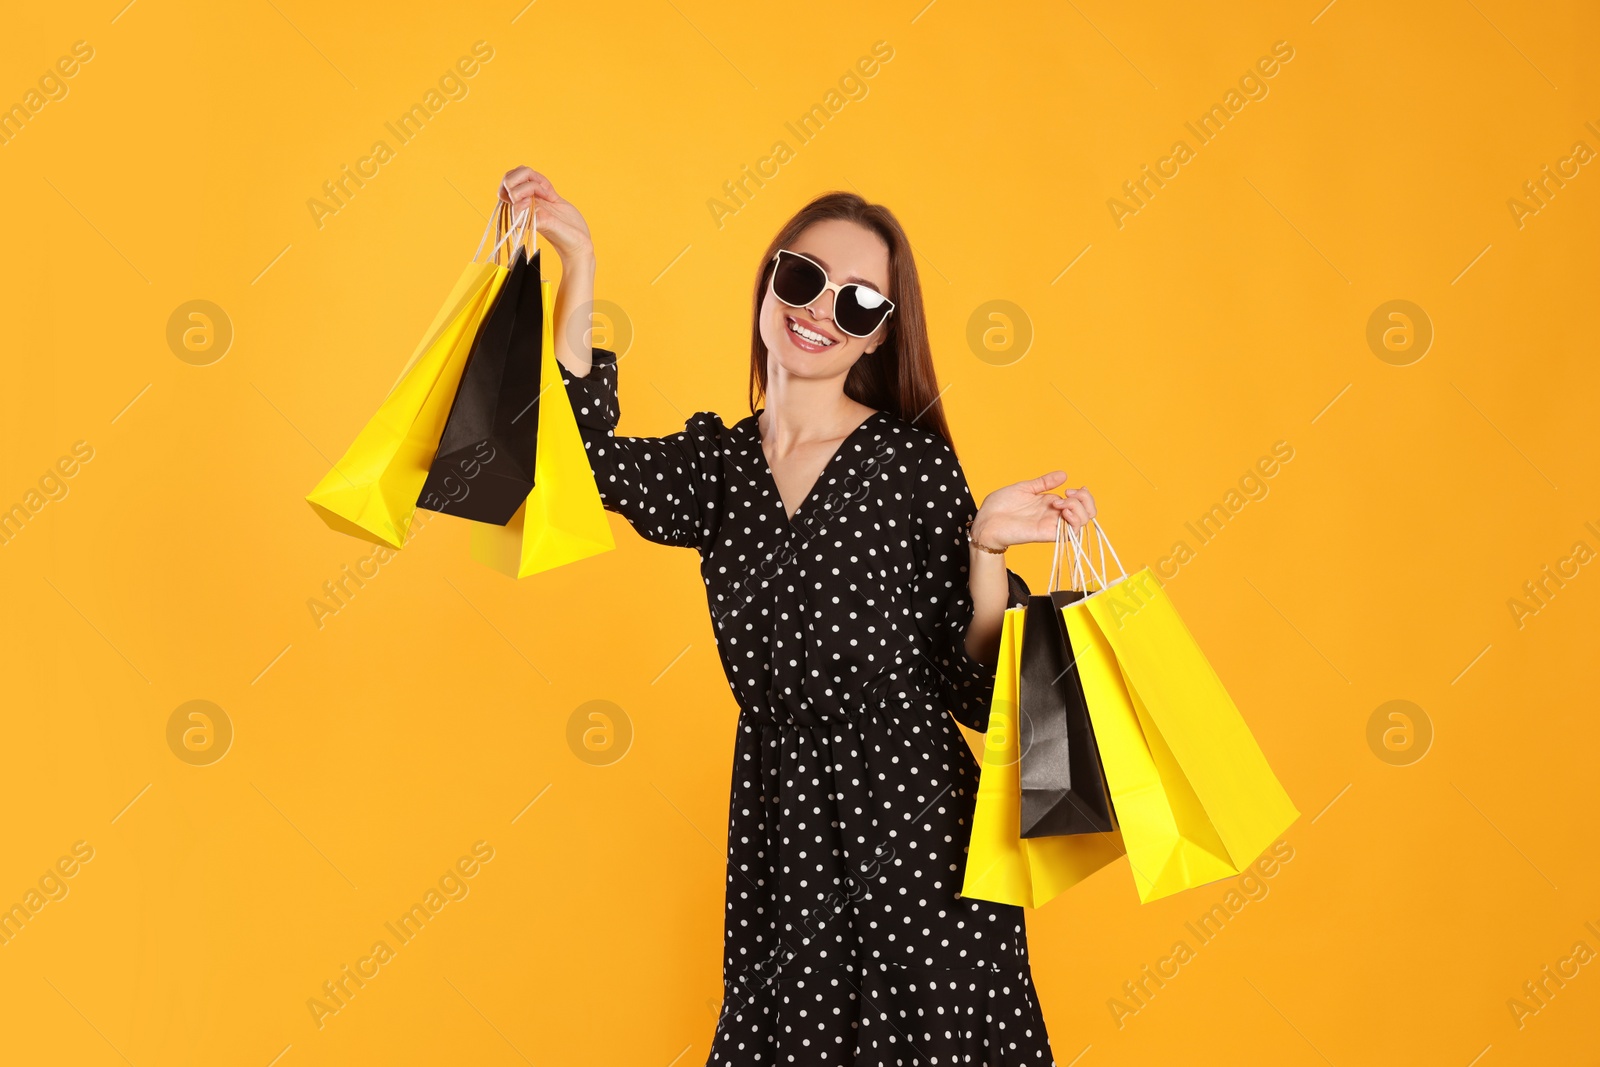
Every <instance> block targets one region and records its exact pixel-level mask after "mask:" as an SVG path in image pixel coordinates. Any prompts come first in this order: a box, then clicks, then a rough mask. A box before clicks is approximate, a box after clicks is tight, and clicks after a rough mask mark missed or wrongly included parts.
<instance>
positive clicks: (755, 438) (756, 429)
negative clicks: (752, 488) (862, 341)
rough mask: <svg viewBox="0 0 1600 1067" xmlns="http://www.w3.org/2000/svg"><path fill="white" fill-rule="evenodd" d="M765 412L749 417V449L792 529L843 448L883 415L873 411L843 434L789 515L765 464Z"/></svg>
mask: <svg viewBox="0 0 1600 1067" xmlns="http://www.w3.org/2000/svg"><path fill="white" fill-rule="evenodd" d="M766 410H767V409H766V408H758V409H757V410H756V413H755V414H754V415H751V416H750V441H751V447H752V448H754V449H755V453H756V460H757V461H758V462H759V464H760V466H761V470H762V473H764V474H765V475H766V478H767V487H768V488H769V489H771V490H772V495H773V498H774V499H776V500H777V502H778V514H779V515H780V516H781V517H782V518H783V520H784V523H785V525H787V526H790V527H793V526H795V525H796V523H797V522H798V521H799V519H800V514H801V512H803V511H805V510H806V508H807V507H808V506H809V505H810V503H811V501H812V498H814V497H815V496H816V495H817V490H818V489H819V488H820V487H821V486H822V484H823V481H824V480H825V479H826V478H827V477H828V474H829V473H830V472H831V471H832V470H833V466H834V464H835V463H837V462H838V461H839V457H840V456H842V455H843V454H844V450H845V447H846V446H847V445H849V444H850V443H851V442H852V441H854V440H855V439H856V437H857V436H858V435H860V434H861V432H862V431H863V430H865V429H866V428H867V424H868V423H870V422H872V421H873V420H874V419H876V418H878V417H879V416H880V415H883V414H884V412H883V411H881V410H879V411H874V412H873V413H872V414H871V415H868V416H867V417H866V418H864V419H862V420H861V421H860V422H858V423H857V424H856V428H855V429H853V430H851V431H850V432H849V433H847V434H845V436H844V440H842V441H840V442H839V445H838V447H837V448H835V449H834V450H833V454H832V455H830V456H829V457H828V461H827V462H826V463H824V464H823V465H822V470H820V471H818V472H817V478H816V481H814V482H812V483H811V488H810V489H809V490H807V491H806V495H805V496H804V497H803V498H802V499H801V501H800V503H799V504H797V505H796V506H795V509H794V514H793V515H790V514H789V508H788V505H786V504H785V503H784V502H783V493H782V492H780V491H779V489H778V478H777V475H775V474H773V473H772V464H770V463H769V462H767V450H766V448H764V447H763V442H762V440H761V413H762V412H764V411H766Z"/></svg>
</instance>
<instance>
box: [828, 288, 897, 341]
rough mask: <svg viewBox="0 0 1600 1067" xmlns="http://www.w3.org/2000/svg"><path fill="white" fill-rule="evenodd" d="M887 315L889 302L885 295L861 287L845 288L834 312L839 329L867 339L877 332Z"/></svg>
mask: <svg viewBox="0 0 1600 1067" xmlns="http://www.w3.org/2000/svg"><path fill="white" fill-rule="evenodd" d="M869 305H870V306H869ZM887 314H889V301H888V300H887V299H885V298H884V296H883V294H881V293H879V292H877V291H875V290H872V289H867V288H864V287H863V286H860V285H847V286H845V287H844V291H843V292H841V293H840V294H839V300H838V303H837V305H836V306H835V307H834V310H833V317H834V321H836V322H837V323H838V324H839V328H840V329H842V330H845V331H847V332H849V333H852V334H854V335H855V336H857V337H865V336H866V335H867V334H869V333H871V332H872V331H873V330H876V329H877V328H878V324H879V323H881V322H882V321H883V319H884V316H885V315H887Z"/></svg>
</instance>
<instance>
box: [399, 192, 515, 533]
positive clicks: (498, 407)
mask: <svg viewBox="0 0 1600 1067" xmlns="http://www.w3.org/2000/svg"><path fill="white" fill-rule="evenodd" d="M534 219H535V224H534V225H530V226H528V227H526V228H525V230H524V232H523V235H524V237H525V239H526V240H527V241H528V242H529V243H528V244H527V246H526V247H520V246H519V247H518V249H517V252H516V257H515V261H514V262H513V263H512V267H511V275H510V277H508V278H507V279H506V282H505V285H504V287H503V288H502V289H501V291H500V295H499V297H498V298H497V299H496V301H495V306H494V308H493V310H491V311H490V312H489V316H488V318H487V319H485V320H484V323H483V328H482V329H481V330H479V332H478V337H477V340H476V341H475V342H474V344H473V346H472V352H471V355H469V356H468V358H467V366H466V369H465V370H464V371H463V372H462V374H461V382H460V385H459V386H458V387H457V389H456V395H455V400H454V402H453V404H452V405H451V407H450V415H449V417H448V419H446V421H445V426H444V432H443V433H442V434H441V435H440V437H439V448H438V452H437V454H436V455H435V456H434V459H433V464H432V466H431V467H430V468H429V470H428V477H427V480H426V481H425V482H424V483H423V486H422V492H421V494H420V495H419V496H418V498H417V506H418V507H420V508H426V509H428V510H430V511H439V512H443V513H445V514H447V515H455V516H458V517H460V518H463V519H472V520H474V521H476V522H488V523H494V524H495V525H497V526H504V525H505V524H506V523H507V522H509V521H510V520H511V516H512V515H513V514H514V513H515V512H516V510H517V508H518V507H519V506H521V504H522V501H523V500H524V499H526V498H527V495H528V491H529V490H530V489H532V488H533V484H534V469H535V463H536V453H537V449H538V438H539V418H538V410H537V409H538V403H539V380H540V352H539V344H540V338H541V337H542V335H543V332H544V303H543V295H542V290H541V287H540V282H539V253H538V250H537V245H536V244H535V243H533V242H535V241H536V238H537V233H536V222H537V211H535V212H534Z"/></svg>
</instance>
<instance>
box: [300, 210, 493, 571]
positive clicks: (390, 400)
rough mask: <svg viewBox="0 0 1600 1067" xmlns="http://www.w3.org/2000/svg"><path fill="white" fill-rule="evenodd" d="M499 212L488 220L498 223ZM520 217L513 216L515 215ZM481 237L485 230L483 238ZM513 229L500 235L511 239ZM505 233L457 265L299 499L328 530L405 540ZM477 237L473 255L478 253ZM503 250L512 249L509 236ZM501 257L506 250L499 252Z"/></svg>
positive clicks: (487, 304)
mask: <svg viewBox="0 0 1600 1067" xmlns="http://www.w3.org/2000/svg"><path fill="white" fill-rule="evenodd" d="M507 218H508V213H507V212H506V211H504V210H502V211H501V212H500V213H499V214H498V215H497V216H495V217H493V218H491V219H490V224H491V225H493V224H494V223H496V222H497V221H498V222H500V223H502V224H504V223H505V221H506V219H507ZM519 221H520V220H519ZM487 236H488V229H487V227H486V228H485V231H484V237H485V238H486V237H487ZM515 236H516V234H515V233H508V234H506V238H514V237H515ZM506 238H502V239H501V240H499V241H498V242H497V243H496V245H495V247H494V248H493V249H492V250H491V255H490V258H489V260H487V261H484V262H479V261H478V253H474V255H473V261H472V262H470V263H468V264H467V265H466V266H465V267H464V268H462V271H461V274H460V276H459V277H458V278H457V279H456V284H455V287H454V288H452V289H451V290H450V296H449V297H448V298H447V299H446V300H445V302H444V306H443V307H441V308H440V309H439V312H438V314H436V315H435V316H434V319H433V323H432V324H431V325H430V326H429V327H428V331H427V333H425V334H424V335H423V337H422V342H421V344H419V345H418V346H417V349H416V351H415V352H414V353H413V354H412V356H411V359H410V361H409V362H408V363H407V365H406V368H405V369H404V370H403V371H401V373H400V378H399V379H398V380H397V381H396V382H395V384H394V385H393V386H392V387H391V388H390V390H389V395H388V396H387V397H386V398H385V399H384V401H383V403H382V405H380V406H379V408H378V411H377V413H376V414H375V415H373V416H372V418H371V419H370V420H368V422H367V424H366V426H364V427H363V428H362V430H361V432H360V433H359V434H357V435H356V439H355V441H353V442H352V443H351V445H350V447H349V448H348V449H347V450H346V451H345V454H344V457H343V458H342V459H340V460H339V462H338V463H336V464H334V466H333V469H332V470H330V471H329V472H328V473H327V475H326V476H324V477H323V479H322V480H321V481H320V482H318V483H317V485H316V488H314V489H312V490H311V492H310V493H309V494H307V495H306V500H307V501H308V502H309V503H310V504H311V506H312V508H313V509H314V510H315V511H316V512H317V514H318V515H320V516H322V519H323V521H324V522H326V523H327V524H328V525H329V526H330V527H332V528H333V529H335V530H339V531H341V532H343V533H348V534H353V535H355V536H357V537H360V538H363V539H365V540H368V541H373V542H375V543H378V544H386V545H390V546H392V547H394V548H400V547H401V546H403V545H404V544H405V542H406V537H407V534H408V532H409V530H410V527H411V518H412V515H413V513H414V512H415V511H416V505H417V495H418V494H419V493H421V491H422V485H423V482H424V481H425V480H426V479H427V476H428V467H429V465H430V464H432V462H433V456H434V452H435V451H436V450H437V448H438V445H439V435H440V434H441V433H442V432H443V431H444V423H445V419H446V418H447V417H448V416H449V414H450V405H451V403H452V402H453V401H454V399H455V393H456V386H457V384H458V383H459V382H460V381H461V371H462V369H463V368H464V367H465V366H466V362H467V356H468V354H469V353H470V352H471V350H472V343H473V341H474V340H475V339H476V338H477V335H478V327H479V325H480V324H481V323H482V322H483V319H484V317H485V316H486V315H487V314H488V313H489V309H490V308H491V307H492V306H493V305H494V300H495V297H496V295H498V293H499V291H500V286H501V285H502V284H503V283H504V282H505V279H506V275H507V274H508V273H509V268H508V267H506V266H503V265H501V264H500V263H499V262H498V259H499V257H500V254H501V253H502V251H504V250H505V247H506ZM483 243H484V242H483V239H480V240H479V241H478V252H479V253H481V252H482V250H483ZM510 247H511V249H513V250H514V249H515V248H516V242H515V241H512V242H511V244H510ZM507 259H508V262H509V254H508V255H507Z"/></svg>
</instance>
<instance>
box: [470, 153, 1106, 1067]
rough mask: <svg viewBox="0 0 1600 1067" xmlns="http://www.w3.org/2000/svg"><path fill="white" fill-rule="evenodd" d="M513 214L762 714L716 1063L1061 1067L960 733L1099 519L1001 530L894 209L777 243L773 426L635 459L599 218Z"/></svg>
mask: <svg viewBox="0 0 1600 1067" xmlns="http://www.w3.org/2000/svg"><path fill="white" fill-rule="evenodd" d="M500 197H501V199H502V200H506V201H509V202H510V203H511V204H512V206H513V208H514V209H516V210H517V211H520V210H522V209H523V208H525V207H526V206H528V205H529V204H530V203H532V202H533V201H535V200H537V208H538V213H539V232H540V233H541V234H543V235H544V236H545V238H546V239H547V240H548V241H549V242H550V244H551V245H552V246H553V247H554V248H555V249H556V252H557V253H558V254H559V255H560V257H561V263H562V280H561V286H560V289H559V292H558V295H557V300H556V323H557V331H556V357H557V359H558V360H559V361H560V363H561V365H562V367H563V368H564V369H565V373H564V374H563V376H562V378H563V382H564V384H565V387H566V389H567V392H568V395H569V396H570V397H571V400H572V406H573V411H574V412H575V413H576V415H577V419H578V423H579V426H580V429H581V432H582V434H583V439H584V443H585V445H586V447H587V449H588V456H589V461H590V463H591V465H592V466H593V468H594V474H595V481H596V483H597V484H598V485H599V488H600V495H601V499H602V501H603V502H604V504H605V506H606V508H608V509H609V510H611V511H615V512H617V513H619V514H621V515H622V516H624V517H625V518H626V519H627V520H628V521H629V522H630V523H631V524H632V525H633V527H634V529H635V530H636V531H638V533H639V534H641V535H642V536H644V537H645V538H647V539H649V540H651V541H656V542H659V543H661V544H668V545H678V546H681V547H684V548H693V549H695V550H697V551H698V552H699V554H700V572H701V574H702V576H703V577H704V579H705V584H706V594H707V598H708V602H709V604H710V608H711V616H712V623H713V629H714V631H715V633H716V638H717V644H718V651H719V654H720V656H721V659H722V665H723V668H724V670H725V671H726V672H727V677H728V684H729V685H730V686H731V687H732V689H733V694H734V697H735V698H736V699H737V701H738V704H739V721H738V734H737V736H736V744H735V753H734V764H733V779H732V789H731V804H730V807H729V824H728V880H727V889H726V907H727V911H726V926H725V933H724V942H723V944H724V958H723V987H724V995H723V1003H722V1012H721V1016H720V1018H719V1019H718V1020H717V1029H716V1034H715V1036H714V1038H713V1040H712V1048H711V1054H710V1057H709V1059H708V1060H707V1063H708V1064H729V1065H739V1067H747V1065H750V1064H766V1063H770V1064H789V1063H807V1064H824V1065H834V1064H848V1063H872V1064H879V1063H885V1064H887V1063H905V1064H972V1065H977V1064H985V1065H991V1067H993V1065H1000V1064H1051V1063H1054V1060H1053V1058H1052V1055H1051V1050H1050V1042H1049V1038H1048V1036H1047V1035H1046V1033H1045V1026H1044V1020H1043V1018H1042V1016H1041V1014H1040V1010H1039V1004H1038V1000H1037V998H1036V997H1035V995H1034V989H1033V981H1032V975H1031V972H1030V969H1029V960H1028V947H1027V936H1026V932H1025V930H1024V928H1023V917H1022V909H1021V908H1018V907H1015V906H1012V905H1004V904H992V903H989V902H987V901H982V900H970V899H965V898H962V897H961V896H960V890H961V884H962V874H963V869H964V863H965V858H966V847H967V840H968V836H969V834H970V826H971V817H972V810H973V805H974V803H975V799H976V793H977V783H978V765H977V762H976V761H975V760H974V759H973V758H972V754H971V749H970V748H969V747H968V745H967V742H966V740H965V739H964V738H963V737H962V735H961V733H960V731H959V730H957V729H956V727H955V725H954V724H953V723H952V722H951V715H952V714H953V715H954V717H955V718H956V719H957V720H959V721H960V722H962V723H964V724H966V725H967V726H969V727H971V728H972V729H974V730H980V731H981V730H983V729H985V728H986V725H987V720H988V715H989V699H990V695H991V693H992V690H993V686H994V669H995V662H996V658H997V654H998V649H999V639H1000V628H1001V621H1002V616H1003V614H1004V611H1005V609H1006V607H1007V605H1008V604H1020V603H1023V602H1024V600H1025V598H1026V596H1027V591H1028V590H1027V585H1026V584H1025V583H1024V582H1023V581H1022V579H1021V578H1020V577H1019V576H1018V575H1016V574H1015V572H1012V571H1010V570H1009V569H1008V568H1007V567H1006V566H1005V556H1004V552H1005V549H1006V548H1007V547H1009V546H1011V545H1015V544H1020V543H1022V542H1027V541H1045V542H1054V540H1055V537H1056V530H1057V528H1058V522H1059V520H1060V519H1063V518H1064V519H1065V520H1066V521H1068V522H1070V523H1071V524H1072V525H1073V526H1074V527H1075V528H1081V527H1082V525H1083V524H1084V523H1086V522H1087V521H1088V520H1089V519H1090V517H1092V516H1093V515H1094V510H1095V509H1094V500H1093V498H1092V496H1091V495H1090V494H1089V493H1088V492H1087V491H1086V490H1083V489H1068V490H1065V492H1064V494H1062V495H1057V494H1055V493H1053V492H1051V490H1053V489H1055V488H1057V487H1058V486H1060V485H1061V484H1062V483H1063V482H1064V481H1065V480H1066V474H1065V473H1064V472H1063V471H1059V470H1058V471H1051V472H1050V473H1048V474H1043V475H1040V476H1039V477H1037V478H1033V479H1031V480H1028V481H1023V482H1018V483H1016V484H1014V485H1009V486H1006V487H1005V488H1003V489H998V490H996V491H995V492H993V493H991V494H989V495H988V496H987V497H986V498H985V499H984V502H983V506H982V507H981V508H976V509H975V508H974V507H973V502H972V494H971V492H970V491H969V489H968V486H967V482H966V477H965V475H964V474H963V472H962V469H961V464H960V463H959V462H958V460H957V458H956V453H955V449H954V448H953V447H952V445H951V443H950V433H949V429H948V428H947V426H946V425H945V418H944V412H943V408H942V407H941V405H940V402H939V387H938V384H937V382H936V380H935V376H934V370H933V361H932V356H931V354H930V351H929V345H928V334H927V324H926V319H925V317H924V314H923V308H922V291H921V286H920V283H919V282H918V280H917V269H916V264H915V263H914V262H913V260H912V255H911V246H910V244H909V243H907V241H906V237H905V234H904V233H903V232H902V230H901V228H900V224H899V222H898V221H896V219H895V217H894V216H893V215H892V214H890V212H889V211H888V209H887V208H884V207H881V206H878V205H875V204H869V203H867V202H866V201H864V200H863V199H861V198H860V197H858V196H854V195H852V194H848V193H829V194H827V195H825V196H821V197H818V198H817V199H816V200H813V201H812V202H811V203H810V204H807V205H806V206H805V207H804V208H803V209H801V211H800V212H799V213H798V214H797V215H795V216H794V218H792V219H790V220H789V222H788V223H787V224H785V225H784V227H783V228H782V229H781V230H780V231H779V232H778V235H777V236H776V237H775V238H773V241H772V244H771V245H770V246H769V247H768V249H767V251H766V253H765V254H764V255H763V256H762V258H761V261H760V262H759V263H758V264H757V269H756V284H755V292H754V308H753V310H754V321H753V323H752V327H751V338H750V384H751V404H750V407H751V412H752V413H751V414H750V415H749V416H747V417H745V418H743V419H740V420H739V421H737V422H735V423H734V424H733V425H732V426H729V425H726V424H725V423H724V422H723V420H722V419H721V417H720V416H718V415H716V414H714V413H713V412H709V411H700V412H696V413H695V414H694V415H692V416H691V417H690V418H689V419H688V420H686V422H685V424H684V428H683V429H682V430H681V431H679V432H677V433H673V434H670V435H668V436H665V437H620V436H617V435H616V433H615V430H616V426H617V419H618V414H619V410H618V404H617V365H616V355H615V353H612V352H610V351H608V350H605V349H598V348H596V349H590V348H587V347H585V345H586V344H587V334H586V333H584V332H583V331H584V329H586V328H587V326H588V309H589V307H591V306H592V305H591V301H592V299H593V293H594V274H595V256H594V248H593V245H592V243H591V241H590V238H589V230H588V226H587V225H586V224H585V222H584V220H583V216H582V215H581V214H580V213H579V212H578V209H577V208H575V207H573V205H572V204H571V203H570V202H568V201H567V200H565V199H563V198H562V197H561V196H560V195H558V194H557V193H556V190H555V187H554V186H553V185H551V183H550V180H549V179H548V178H546V177H544V176H543V175H541V174H539V173H537V172H535V171H532V170H529V169H528V168H527V167H517V168H516V169H514V170H512V171H510V172H509V173H507V174H506V176H505V179H504V181H503V182H502V184H501V187H500ZM574 316H578V318H576V319H575V318H574ZM573 322H578V323H579V324H580V325H579V327H578V328H576V329H569V328H563V327H564V326H566V325H570V324H571V323H573ZM758 398H764V399H765V401H766V404H765V406H764V407H761V408H757V407H756V406H755V404H756V400H757V399H758Z"/></svg>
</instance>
